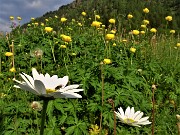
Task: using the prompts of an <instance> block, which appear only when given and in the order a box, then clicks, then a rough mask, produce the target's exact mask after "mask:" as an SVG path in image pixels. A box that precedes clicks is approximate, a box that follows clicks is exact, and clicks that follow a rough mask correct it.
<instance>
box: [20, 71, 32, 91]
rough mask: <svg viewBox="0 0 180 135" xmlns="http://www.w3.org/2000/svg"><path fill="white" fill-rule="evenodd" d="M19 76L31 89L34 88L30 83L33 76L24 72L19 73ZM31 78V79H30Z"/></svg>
mask: <svg viewBox="0 0 180 135" xmlns="http://www.w3.org/2000/svg"><path fill="white" fill-rule="evenodd" d="M20 76H21V77H22V78H23V80H24V81H25V82H26V83H27V85H29V87H31V88H32V89H33V88H34V84H32V83H33V82H34V81H33V82H32V80H33V78H32V77H31V76H29V75H27V74H25V73H23V74H20ZM30 80H31V81H30Z"/></svg>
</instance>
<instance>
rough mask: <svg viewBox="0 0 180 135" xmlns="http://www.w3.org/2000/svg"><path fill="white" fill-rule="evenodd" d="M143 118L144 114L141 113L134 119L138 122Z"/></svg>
mask: <svg viewBox="0 0 180 135" xmlns="http://www.w3.org/2000/svg"><path fill="white" fill-rule="evenodd" d="M142 116H143V112H141V113H139V114H138V115H137V116H136V117H135V118H134V120H135V121H138V120H139V119H141V117H142Z"/></svg>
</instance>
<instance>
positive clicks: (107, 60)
mask: <svg viewBox="0 0 180 135" xmlns="http://www.w3.org/2000/svg"><path fill="white" fill-rule="evenodd" d="M103 62H104V64H111V63H112V62H111V60H110V59H104V60H103Z"/></svg>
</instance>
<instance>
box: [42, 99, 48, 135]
mask: <svg viewBox="0 0 180 135" xmlns="http://www.w3.org/2000/svg"><path fill="white" fill-rule="evenodd" d="M48 102H49V99H46V98H44V99H43V109H42V114H41V128H40V135H43V134H44V125H45V120H46V110H47V106H48Z"/></svg>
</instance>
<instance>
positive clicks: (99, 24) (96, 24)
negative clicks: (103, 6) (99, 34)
mask: <svg viewBox="0 0 180 135" xmlns="http://www.w3.org/2000/svg"><path fill="white" fill-rule="evenodd" d="M101 24H102V23H101V22H98V21H93V22H92V24H91V26H94V27H96V28H99V27H100V26H101Z"/></svg>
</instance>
